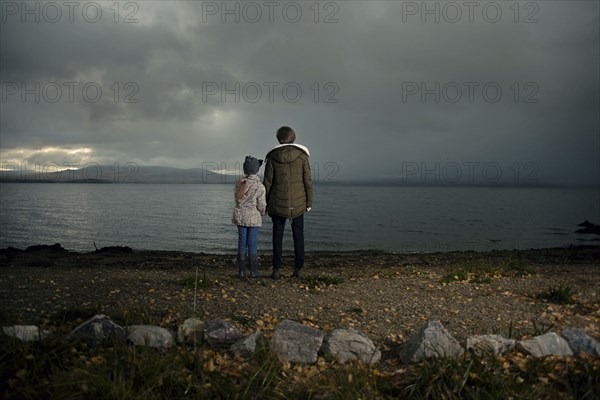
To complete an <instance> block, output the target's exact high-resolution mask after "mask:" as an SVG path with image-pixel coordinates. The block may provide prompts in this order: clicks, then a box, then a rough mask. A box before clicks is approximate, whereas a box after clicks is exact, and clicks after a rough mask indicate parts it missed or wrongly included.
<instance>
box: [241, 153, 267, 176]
mask: <svg viewBox="0 0 600 400" xmlns="http://www.w3.org/2000/svg"><path fill="white" fill-rule="evenodd" d="M262 163H263V160H258V159H256V158H254V157H252V156H246V160H245V161H244V174H246V175H256V174H257V173H258V170H259V169H260V166H261V165H262Z"/></svg>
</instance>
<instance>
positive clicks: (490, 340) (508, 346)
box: [467, 335, 517, 355]
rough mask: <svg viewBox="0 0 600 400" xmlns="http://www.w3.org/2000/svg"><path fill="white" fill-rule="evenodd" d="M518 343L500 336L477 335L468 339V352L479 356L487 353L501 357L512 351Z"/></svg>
mask: <svg viewBox="0 0 600 400" xmlns="http://www.w3.org/2000/svg"><path fill="white" fill-rule="evenodd" d="M516 342H517V341H516V340H514V339H506V338H504V337H502V336H500V335H475V336H469V337H468V338H467V350H472V351H473V352H474V353H475V354H479V355H482V354H485V353H492V354H494V355H501V354H506V353H508V352H509V351H510V350H512V349H513V348H514V347H515V343H516Z"/></svg>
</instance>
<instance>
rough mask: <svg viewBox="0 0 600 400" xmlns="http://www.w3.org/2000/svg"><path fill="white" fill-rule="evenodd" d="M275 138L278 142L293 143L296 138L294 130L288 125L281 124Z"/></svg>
mask: <svg viewBox="0 0 600 400" xmlns="http://www.w3.org/2000/svg"><path fill="white" fill-rule="evenodd" d="M277 140H279V143H280V144H286V143H294V141H295V140H296V132H294V130H293V129H292V128H290V127H289V126H282V127H281V128H279V129H277Z"/></svg>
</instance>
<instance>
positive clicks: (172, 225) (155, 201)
mask: <svg viewBox="0 0 600 400" xmlns="http://www.w3.org/2000/svg"><path fill="white" fill-rule="evenodd" d="M232 193H233V187H232V186H231V185H208V184H205V185H191V184H188V185H177V184H173V185H169V184H162V185H161V184H74V183H69V184H60V183H55V184H52V183H50V184H44V183H31V184H28V183H2V184H0V224H1V225H0V226H1V228H0V248H4V247H7V246H14V247H19V248H25V247H27V246H30V245H34V244H42V243H43V244H52V243H61V244H62V245H63V247H65V248H67V249H69V250H75V251H92V250H94V242H95V243H96V246H98V247H102V246H111V245H127V246H131V247H133V248H136V249H156V250H184V251H193V252H213V253H231V252H234V251H235V250H236V235H237V228H236V227H235V226H234V225H233V224H232V223H231V213H232V209H233V194H232ZM599 204H600V199H599V196H598V191H595V190H592V189H560V188H551V189H549V188H480V187H370V186H336V185H327V184H324V185H319V186H315V188H314V207H313V211H312V212H311V213H309V214H307V216H306V218H305V236H306V249H307V251H315V250H328V251H347V250H359V249H360V250H363V249H380V250H388V251H397V252H416V251H423V252H432V251H451V250H491V249H526V248H543V247H554V246H567V245H571V244H598V243H600V242H599V241H598V240H597V236H596V237H594V236H592V235H579V234H575V233H574V231H575V230H576V229H577V227H576V225H577V224H578V223H580V222H582V221H584V220H586V219H588V220H590V221H592V222H596V223H599V222H600V221H599V217H600V209H599ZM270 236H271V222H270V219H269V218H268V217H265V218H264V220H263V228H262V229H261V232H260V236H259V251H261V252H269V251H270V249H271V246H270ZM594 239H596V240H594ZM284 245H285V247H286V248H288V249H290V250H291V249H292V248H293V247H292V239H291V229H289V228H288V229H286V237H285V244H284Z"/></svg>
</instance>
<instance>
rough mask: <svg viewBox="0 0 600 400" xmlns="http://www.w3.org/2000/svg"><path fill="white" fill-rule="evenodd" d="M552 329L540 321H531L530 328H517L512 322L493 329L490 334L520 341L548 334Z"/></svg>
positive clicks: (549, 325) (548, 324)
mask: <svg viewBox="0 0 600 400" xmlns="http://www.w3.org/2000/svg"><path fill="white" fill-rule="evenodd" d="M552 328H554V324H552V323H544V322H540V321H535V320H533V321H531V326H530V327H524V328H521V329H519V328H517V327H516V326H515V325H514V323H513V321H510V322H509V323H507V324H506V327H504V328H493V329H492V334H494V335H500V336H503V337H505V338H507V339H515V340H521V339H523V338H524V337H532V336H539V335H543V334H545V333H548V332H550V331H551V330H552Z"/></svg>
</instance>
